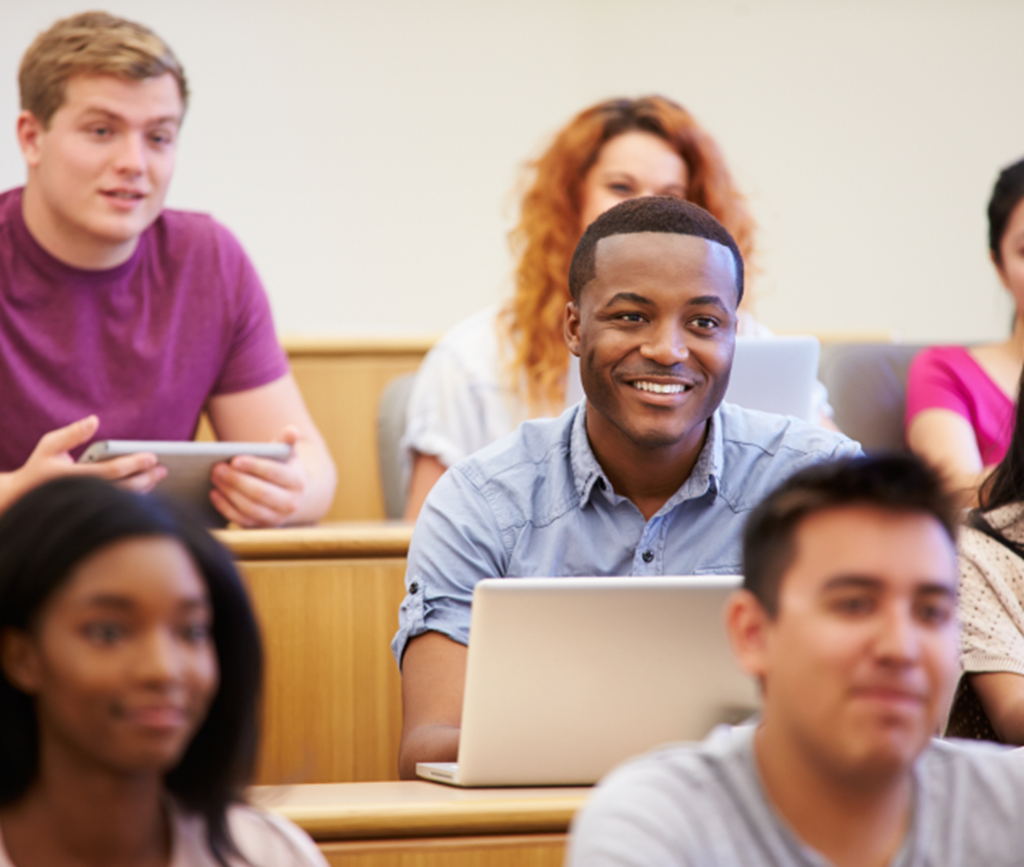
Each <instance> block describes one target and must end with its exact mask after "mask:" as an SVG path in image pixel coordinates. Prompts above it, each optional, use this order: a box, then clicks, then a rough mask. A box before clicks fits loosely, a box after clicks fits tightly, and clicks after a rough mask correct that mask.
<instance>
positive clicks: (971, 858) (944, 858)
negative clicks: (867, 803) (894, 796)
mask: <svg viewBox="0 0 1024 867" xmlns="http://www.w3.org/2000/svg"><path fill="white" fill-rule="evenodd" d="M754 730H755V728H754V726H738V727H736V728H731V729H730V728H725V727H722V728H720V729H718V730H716V731H715V732H713V733H712V734H711V736H710V737H708V739H707V740H705V741H703V742H702V743H699V744H684V745H673V746H668V747H664V748H662V749H660V750H657V751H655V752H653V753H649V754H647V755H644V756H641V757H640V758H637V759H633V760H632V761H630V762H628V763H627V764H625V765H622V766H621V767H619V768H617V769H616V770H615V771H613V772H612V773H611V774H610V775H609V776H608V777H606V778H605V780H604V781H602V783H601V784H600V786H598V788H597V789H596V790H595V791H594V794H593V796H592V797H591V799H590V801H589V802H588V803H587V806H586V807H585V808H584V809H583V810H582V811H581V812H580V813H579V815H577V817H576V819H575V821H574V822H573V828H572V837H571V839H570V843H569V850H568V854H567V857H566V862H565V863H566V865H567V867H640V865H643V867H683V865H686V867H736V865H740V864H742V865H744V867H751V865H756V867H760V865H764V867H794V865H795V867H828V865H829V861H828V860H827V859H826V858H824V857H822V856H821V855H820V854H818V853H817V852H816V851H814V850H813V849H811V848H810V847H808V846H805V845H804V844H803V843H802V842H801V841H800V840H799V839H798V838H797V837H796V835H795V834H794V833H793V831H792V830H790V828H789V827H788V826H787V825H786V823H785V821H784V820H783V819H782V818H781V817H780V816H779V815H778V814H777V813H776V812H775V810H774V809H773V808H772V807H771V805H770V804H769V803H768V801H767V799H766V798H765V794H764V790H763V788H762V786H761V781H760V778H759V776H758V772H757V767H756V764H755V760H754V751H753V735H754ZM914 774H915V790H914V813H913V818H912V822H911V826H910V828H909V830H908V832H907V836H906V839H905V840H904V843H903V846H902V847H901V849H900V852H899V853H898V854H897V856H896V858H895V859H894V860H893V862H892V867H939V865H942V867H960V865H962V867H977V865H985V867H1001V865H1006V867H1010V865H1021V864H1024V750H1006V749H1003V748H1000V747H997V746H994V745H987V744H980V743H976V742H966V741H939V740H935V741H933V742H932V744H931V746H930V747H929V748H928V749H927V750H925V752H924V753H923V754H922V755H921V757H920V758H919V759H918V761H917V763H916V765H915V769H914Z"/></svg>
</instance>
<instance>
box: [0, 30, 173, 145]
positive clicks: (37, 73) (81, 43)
mask: <svg viewBox="0 0 1024 867" xmlns="http://www.w3.org/2000/svg"><path fill="white" fill-rule="evenodd" d="M168 72H169V73H170V74H171V75H173V76H174V80H175V81H176V82H177V83H178V91H179V93H180V94H181V104H182V108H183V109H184V108H185V106H187V105H188V83H187V82H186V81H185V71H184V70H183V69H182V68H181V64H180V63H179V62H178V58H177V57H175V56H174V52H173V51H171V49H170V47H169V46H168V45H167V43H166V42H164V41H163V40H162V39H161V38H160V37H159V36H157V35H156V34H155V33H154V32H153V31H152V30H150V29H149V28H148V27H143V26H142V25H141V24H136V23H135V22H134V21H127V20H125V19H124V18H117V17H115V16H113V15H109V14H108V13H106V12H83V13H81V14H80V15H73V16H72V17H70V18H63V19H61V20H60V21H58V22H57V23H56V24H54V25H53V26H52V27H51V28H50V29H49V30H47V31H45V32H44V33H40V34H39V36H37V37H36V40H35V42H33V43H32V44H31V45H30V46H29V49H28V51H26V52H25V56H24V57H23V58H22V59H21V68H20V69H19V70H18V87H19V89H20V91H21V107H22V109H23V110H25V111H30V112H32V114H34V115H35V116H36V118H37V119H38V120H39V121H40V122H41V123H42V124H43V125H44V126H49V124H50V120H51V118H53V115H54V113H55V112H56V111H57V109H59V108H60V107H61V105H62V104H63V102H64V91H65V89H66V88H67V83H68V80H69V79H71V77H72V76H75V75H83V74H84V75H116V76H119V77H121V78H130V79H133V80H135V81H141V80H142V79H144V78H156V77H157V76H160V75H164V74H165V73H168Z"/></svg>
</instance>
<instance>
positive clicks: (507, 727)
mask: <svg viewBox="0 0 1024 867" xmlns="http://www.w3.org/2000/svg"><path fill="white" fill-rule="evenodd" d="M739 582H740V579H739V578H738V577H736V576H708V577H664V578H632V577H627V578H516V579H507V578H506V579H490V580H485V581H481V582H480V583H479V584H478V585H477V587H476V592H475V593H474V596H473V615H472V629H471V638H470V643H469V656H468V661H467V668H466V687H465V695H464V700H463V711H462V731H461V736H460V741H459V769H458V776H459V780H460V782H461V783H462V784H463V785H471V786H472V785H572V784H587V783H593V782H596V781H597V780H598V779H599V778H600V777H601V776H603V775H604V774H605V773H606V772H607V771H609V770H610V769H611V768H612V767H613V766H614V765H616V764H617V763H619V762H620V761H622V760H623V759H625V758H627V757H629V756H631V755H635V754H637V753H640V752H643V751H644V750H647V749H650V748H652V747H654V746H657V745H658V744H661V743H665V742H668V741H673V740H695V739H699V738H702V737H703V736H704V735H705V734H707V733H708V731H710V729H711V728H713V727H714V725H715V724H717V723H719V722H724V721H729V722H733V721H737V719H738V718H742V717H743V716H745V715H748V714H750V713H751V712H753V710H754V709H755V708H756V707H757V704H758V700H757V694H756V689H755V687H754V685H753V683H752V681H751V680H750V679H749V678H748V677H747V676H746V675H744V674H743V673H742V672H740V670H739V669H738V667H737V666H736V664H735V662H734V661H733V656H732V652H731V650H730V648H729V646H728V642H727V640H726V636H725V628H724V622H723V606H724V603H725V599H726V598H727V596H728V595H729V593H731V592H732V591H733V590H734V589H735V588H736V587H737V586H738V585H739Z"/></svg>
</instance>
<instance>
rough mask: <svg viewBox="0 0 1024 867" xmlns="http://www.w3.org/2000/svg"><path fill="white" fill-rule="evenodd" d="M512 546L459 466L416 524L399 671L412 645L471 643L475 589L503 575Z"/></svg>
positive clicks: (398, 642) (396, 644) (401, 617)
mask: <svg viewBox="0 0 1024 867" xmlns="http://www.w3.org/2000/svg"><path fill="white" fill-rule="evenodd" d="M509 547H510V546H509V545H508V543H507V540H506V539H505V534H503V532H502V529H501V527H500V526H499V523H498V521H497V519H496V517H495V514H494V510H493V509H492V508H491V504H490V503H489V502H488V500H487V497H486V496H485V494H484V493H483V492H482V491H481V490H480V488H479V487H478V486H477V485H476V484H474V482H473V481H472V480H470V479H469V478H468V477H467V476H466V474H465V473H463V472H462V471H461V470H460V469H459V468H458V467H455V468H453V469H451V470H449V471H448V472H446V473H445V474H444V476H442V477H441V480H440V481H439V482H438V483H437V485H435V486H434V489H433V490H432V491H431V492H430V495H429V496H428V497H427V501H426V503H425V504H424V507H423V511H422V512H421V513H420V516H419V518H418V520H417V521H416V529H415V531H414V532H413V537H412V543H411V545H410V546H409V560H408V566H407V568H406V572H405V599H404V600H403V601H402V605H401V607H400V608H399V611H398V632H397V634H396V635H395V638H394V640H393V641H392V642H391V650H392V652H393V653H394V655H395V660H396V661H397V662H398V665H399V667H401V664H402V655H403V654H404V653H405V648H406V646H407V645H408V643H409V641H410V640H411V639H413V638H415V637H416V636H418V635H422V634H423V633H424V632H440V633H441V634H442V635H446V636H448V637H449V638H451V639H452V640H453V641H457V642H459V644H469V616H470V609H471V606H472V602H473V589H474V588H475V587H476V583H477V581H479V580H480V579H481V578H496V577H504V575H505V571H506V569H507V565H508V550H509Z"/></svg>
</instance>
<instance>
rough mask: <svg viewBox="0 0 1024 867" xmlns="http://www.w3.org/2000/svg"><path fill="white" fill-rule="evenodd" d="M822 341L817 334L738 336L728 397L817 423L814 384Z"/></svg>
mask: <svg viewBox="0 0 1024 867" xmlns="http://www.w3.org/2000/svg"><path fill="white" fill-rule="evenodd" d="M820 355H821V344H820V343H819V342H818V339H817V338H816V337H810V336H807V335H804V336H799V337H773V338H770V339H765V338H759V337H737V338H736V355H735V356H734V357H733V362H732V373H731V374H730V376H729V388H728V389H727V390H726V392H725V400H726V401H727V402H728V403H735V404H737V405H738V406H742V407H744V408H745V409H759V410H762V411H763V412H774V413H778V414H779V415H792V416H796V417H797V418H799V419H803V420H804V421H810V422H817V421H818V419H817V418H815V417H814V416H815V412H816V407H815V406H814V383H815V382H816V381H817V378H818V357H819V356H820Z"/></svg>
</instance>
